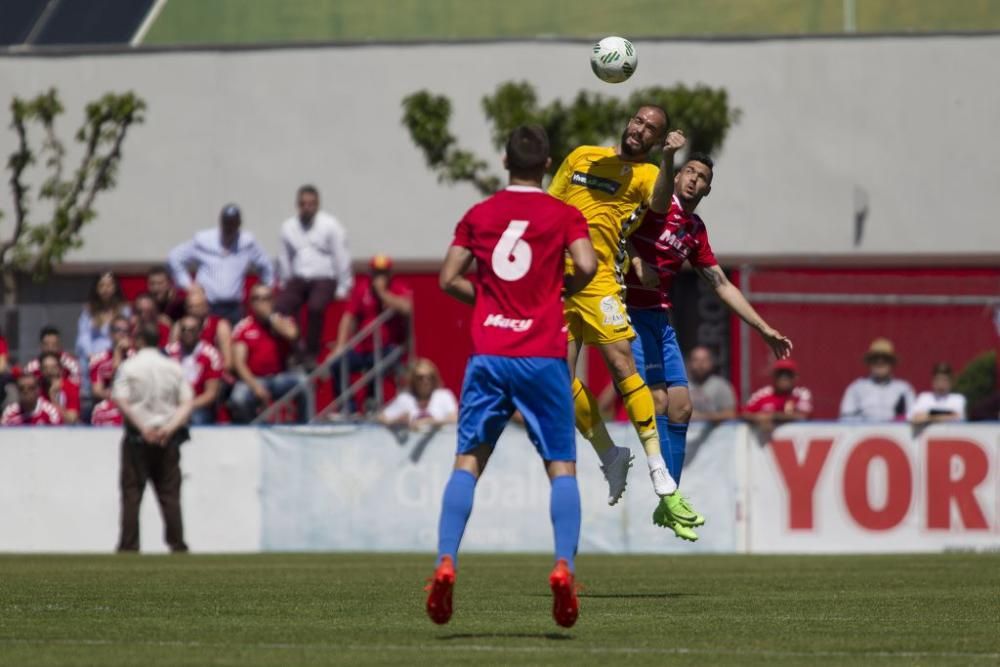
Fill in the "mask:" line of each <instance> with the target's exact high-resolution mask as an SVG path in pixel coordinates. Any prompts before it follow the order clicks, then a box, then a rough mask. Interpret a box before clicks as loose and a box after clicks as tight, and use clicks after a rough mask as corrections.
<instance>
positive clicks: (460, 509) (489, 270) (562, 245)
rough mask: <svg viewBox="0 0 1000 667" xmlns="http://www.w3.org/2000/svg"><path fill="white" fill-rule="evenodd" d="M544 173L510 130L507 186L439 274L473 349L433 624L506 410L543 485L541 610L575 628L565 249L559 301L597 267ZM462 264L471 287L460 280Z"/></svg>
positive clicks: (581, 226) (544, 151) (460, 238)
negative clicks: (548, 486)
mask: <svg viewBox="0 0 1000 667" xmlns="http://www.w3.org/2000/svg"><path fill="white" fill-rule="evenodd" d="M550 165H551V159H550V158H549V141H548V137H547V136H546V134H545V130H544V129H542V128H541V127H540V126H521V127H519V128H517V129H516V130H514V132H513V133H512V134H511V136H510V139H509V140H508V141H507V154H506V156H505V158H504V166H505V167H507V170H508V171H509V172H510V185H509V186H508V187H507V188H506V189H505V190H502V191H501V192H498V193H497V194H495V195H493V196H492V197H490V198H489V199H487V200H485V201H483V202H481V203H479V204H477V205H476V206H473V207H472V208H471V209H469V211H468V212H467V213H466V214H465V217H463V218H462V221H461V222H459V223H458V227H457V228H456V230H455V240H454V241H453V242H452V246H451V248H449V250H448V255H447V256H446V257H445V260H444V266H443V267H442V268H441V275H440V283H441V287H442V289H444V291H445V292H447V293H448V294H450V295H451V296H453V297H455V298H456V299H458V300H459V301H462V302H464V303H468V304H472V305H473V315H472V323H473V324H472V350H473V351H472V357H471V359H469V363H468V365H467V366H466V370H465V380H464V382H463V385H462V399H461V406H460V409H459V425H458V450H457V454H456V456H455V467H454V470H453V471H452V474H451V478H450V479H449V481H448V484H447V486H446V487H445V490H444V500H443V502H442V506H441V521H440V526H439V538H438V563H437V569H436V570H435V572H434V577H433V579H432V581H431V583H430V585H429V588H428V590H429V595H428V597H427V613H428V615H429V616H430V617H431V620H433V621H434V622H435V623H447V622H448V620H449V619H450V618H451V611H452V588H453V586H454V583H455V567H456V565H457V562H458V547H459V543H460V542H461V539H462V534H463V533H464V531H465V526H466V523H468V520H469V513H470V512H471V511H472V501H473V496H474V494H475V488H476V482H477V480H478V479H479V475H480V474H481V473H482V471H483V468H484V466H485V465H486V462H487V461H488V460H489V458H490V454H492V453H493V447H494V445H495V444H496V441H497V438H499V436H500V433H501V432H502V431H503V429H504V426H505V425H506V424H507V421H508V420H509V419H510V417H511V415H512V414H513V412H514V410H515V409H517V410H519V411H520V413H521V414H522V415H523V417H524V422H525V426H526V428H527V430H528V434H529V437H530V438H531V441H532V442H533V443H534V445H535V448H536V449H537V450H538V452H539V454H541V456H542V459H543V460H544V461H545V466H546V469H547V471H548V474H549V479H551V480H552V496H551V518H552V524H553V530H554V533H555V554H556V566H555V568H554V569H553V570H552V573H551V575H550V576H549V584H550V586H551V588H552V593H553V612H552V613H553V616H554V617H555V620H556V622H557V623H559V624H560V625H562V626H565V627H569V626H572V625H573V624H574V623H575V622H576V618H577V613H578V609H579V605H578V601H577V598H576V592H575V589H574V586H575V584H574V574H573V558H574V556H575V554H576V547H577V542H578V541H579V537H580V492H579V490H578V487H577V483H576V435H575V432H574V422H573V396H572V393H571V391H570V376H569V367H568V366H567V363H566V351H567V335H566V325H565V323H564V321H563V309H562V299H561V295H562V291H563V286H564V277H563V267H564V257H565V255H566V252H567V251H568V252H569V254H570V256H571V257H572V259H573V262H574V266H575V271H574V273H572V274H570V275H569V276H568V277H567V278H566V279H565V283H566V284H565V289H566V292H567V293H569V294H572V293H575V292H577V291H579V290H580V289H582V288H583V287H584V286H585V285H586V284H587V283H588V282H589V281H590V279H591V278H592V277H593V275H594V272H595V271H596V267H597V260H596V258H595V256H594V248H593V246H592V245H591V243H590V236H589V233H588V231H587V222H586V220H585V219H584V218H583V215H582V214H581V213H580V212H579V211H578V210H576V209H575V208H573V207H571V206H568V205H566V204H564V203H562V202H561V201H559V200H558V199H556V198H554V197H552V196H550V195H548V194H546V193H545V192H544V191H543V190H542V177H543V176H544V175H545V171H546V170H547V169H548V167H549V166H550ZM473 261H475V265H476V279H475V282H472V281H470V280H469V279H468V278H466V277H465V274H466V273H467V272H468V271H469V270H470V269H471V268H472V264H473Z"/></svg>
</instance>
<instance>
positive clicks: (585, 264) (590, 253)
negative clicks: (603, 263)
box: [565, 238, 597, 296]
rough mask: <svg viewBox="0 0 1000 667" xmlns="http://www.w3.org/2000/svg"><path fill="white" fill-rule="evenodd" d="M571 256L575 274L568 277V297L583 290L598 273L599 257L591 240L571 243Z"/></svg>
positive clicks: (579, 240)
mask: <svg viewBox="0 0 1000 667" xmlns="http://www.w3.org/2000/svg"><path fill="white" fill-rule="evenodd" d="M569 256H570V257H571V258H572V259H573V273H572V274H570V275H567V276H566V282H565V285H566V296H571V295H573V294H576V293H577V292H579V291H580V290H582V289H583V288H584V287H586V286H587V283H589V282H590V281H591V279H592V278H593V277H594V274H595V273H597V255H596V254H594V246H593V245H592V244H591V242H590V239H589V238H584V239H577V240H575V241H573V242H572V243H570V244H569Z"/></svg>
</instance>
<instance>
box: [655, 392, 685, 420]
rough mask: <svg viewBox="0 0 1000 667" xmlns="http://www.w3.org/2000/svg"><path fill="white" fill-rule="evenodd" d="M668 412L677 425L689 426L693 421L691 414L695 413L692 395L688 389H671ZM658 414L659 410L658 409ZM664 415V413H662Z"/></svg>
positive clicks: (668, 415) (668, 397)
mask: <svg viewBox="0 0 1000 667" xmlns="http://www.w3.org/2000/svg"><path fill="white" fill-rule="evenodd" d="M666 393H667V403H668V405H667V411H666V415H667V417H668V418H669V419H670V421H672V422H673V423H675V424H687V423H688V422H690V421H691V413H692V412H693V411H694V408H693V406H692V405H691V394H690V392H689V391H688V388H687V387H684V386H680V387H671V388H670V389H668V390H667V392H666ZM657 413H659V409H658V408H657ZM660 414H662V413H660Z"/></svg>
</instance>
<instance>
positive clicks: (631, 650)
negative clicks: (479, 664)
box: [0, 635, 1000, 660]
mask: <svg viewBox="0 0 1000 667" xmlns="http://www.w3.org/2000/svg"><path fill="white" fill-rule="evenodd" d="M495 636H496V637H497V638H504V635H495ZM484 637H485V636H484ZM541 638H543V637H542V635H539V639H541ZM442 639H444V638H442ZM0 645H7V646H117V647H136V646H145V647H157V648H169V647H173V648H217V649H234V648H240V649H260V650H276V651H288V650H296V651H300V650H319V651H345V650H347V651H354V650H357V651H366V652H372V651H386V652H397V651H405V652H410V651H413V650H414V649H415V648H417V649H420V650H427V649H430V650H437V651H447V652H461V651H472V652H482V653H539V652H546V653H585V654H591V655H720V656H737V657H738V656H759V657H765V658H767V657H773V658H809V657H814V658H899V659H914V658H962V659H973V660H997V659H1000V652H997V653H975V652H966V651H782V650H772V649H750V648H748V649H725V648H719V649H711V648H682V647H676V646H675V647H663V648H643V647H611V646H606V647H602V646H566V645H565V644H560V645H559V646H497V645H492V644H456V645H446V644H423V643H421V644H408V645H407V644H374V645H369V644H326V643H302V644H293V643H284V642H253V643H239V644H234V643H216V642H200V641H189V640H188V641H182V640H174V641H117V640H112V639H17V638H5V639H0Z"/></svg>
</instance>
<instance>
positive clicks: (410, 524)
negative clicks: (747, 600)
mask: <svg viewBox="0 0 1000 667" xmlns="http://www.w3.org/2000/svg"><path fill="white" fill-rule="evenodd" d="M743 430H744V427H742V426H739V425H726V426H722V427H719V428H718V429H715V430H714V431H713V432H705V433H701V432H700V431H698V430H697V429H695V432H694V433H692V438H691V442H692V446H691V448H690V451H689V457H688V460H689V463H688V466H687V468H686V470H685V473H684V478H683V487H684V489H685V491H686V492H687V493H688V494H689V495H690V496H691V497H692V498H693V501H694V503H695V505H696V507H697V508H698V509H699V510H700V511H701V512H702V513H703V514H704V515H705V516H706V517H708V523H707V524H706V525H705V526H704V527H703V528H701V529H699V533H700V536H701V539H700V540H699V541H698V542H697V543H694V544H691V543H687V542H682V541H680V540H678V539H677V538H675V537H674V536H673V533H671V532H669V531H665V530H663V529H661V528H657V527H655V526H654V525H653V523H652V512H653V509H654V507H655V506H656V502H657V498H656V496H655V495H654V494H653V490H652V485H651V484H650V481H649V477H648V474H647V472H646V464H645V457H644V455H643V453H642V449H641V447H640V446H639V444H638V440H637V438H636V436H635V433H634V431H633V430H632V428H631V427H627V426H614V427H612V428H611V431H612V433H611V434H612V437H613V438H614V439H615V441H616V442H617V443H619V444H622V445H628V446H630V447H631V448H632V450H633V452H634V453H635V454H636V461H635V466H634V467H633V469H632V471H631V473H630V476H629V487H628V491H627V492H626V494H625V497H624V498H623V499H622V501H621V502H620V503H619V504H618V505H616V506H614V507H609V506H608V504H607V483H606V482H605V481H604V477H603V475H602V474H601V471H600V469H599V464H598V460H597V457H596V455H595V454H594V452H593V451H592V449H591V447H590V445H589V444H588V443H587V442H586V441H584V440H582V439H581V440H580V441H579V443H578V458H579V465H578V466H577V473H578V477H579V480H580V492H581V496H582V507H583V530H582V535H581V544H580V551H581V552H583V553H690V552H733V551H737V550H742V549H743V543H742V530H741V527H739V526H738V525H737V518H738V517H739V516H740V515H741V514H742V511H741V505H740V498H741V492H740V489H739V483H738V480H739V478H740V474H739V473H740V471H741V469H742V466H741V465H740V463H739V462H740V460H741V458H740V457H739V456H738V455H737V454H738V450H737V448H736V447H734V445H735V444H736V443H737V442H742V441H743V440H744V438H741V437H739V434H740V433H741V432H742V431H743ZM261 437H262V438H263V441H264V452H263V455H262V469H263V483H262V489H263V518H262V524H263V525H262V535H263V540H262V545H261V546H262V548H263V549H265V550H275V551H298V550H321V551H327V550H342V551H376V550H377V551H423V552H426V551H434V550H435V549H436V547H437V522H438V513H439V510H440V505H441V494H442V492H443V490H444V486H445V483H446V482H447V480H448V476H449V475H450V474H451V468H452V464H453V462H454V452H455V431H454V429H453V428H452V429H444V430H442V431H440V432H438V433H437V434H433V435H431V434H422V435H421V434H411V435H410V436H409V438H408V439H407V440H406V442H404V443H401V442H400V441H399V440H397V439H396V437H395V436H393V435H392V434H391V433H390V432H389V431H387V430H385V429H381V428H371V427H366V428H360V429H355V428H352V427H341V428H336V427H334V428H331V427H323V428H316V429H301V428H299V429H281V428H275V429H269V430H262V431H261ZM462 548H463V550H469V551H522V552H546V551H549V550H551V548H552V528H551V524H550V522H549V483H548V479H547V477H546V475H545V470H544V467H543V466H542V463H541V460H540V459H539V457H538V454H537V453H536V452H535V450H534V448H533V447H532V445H531V444H530V442H529V440H528V438H527V435H526V434H525V432H524V431H523V430H522V429H520V428H518V427H516V426H510V427H508V429H507V431H506V432H505V434H504V435H503V437H502V438H501V439H500V442H499V443H498V444H497V449H496V452H495V454H494V455H493V458H492V459H491V460H490V462H489V465H488V466H487V469H486V471H485V474H484V475H483V477H482V479H481V480H480V482H479V484H478V486H477V489H476V497H475V506H474V509H473V513H472V517H471V520H470V522H469V527H468V530H467V531H466V535H465V539H464V540H463V543H462Z"/></svg>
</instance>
